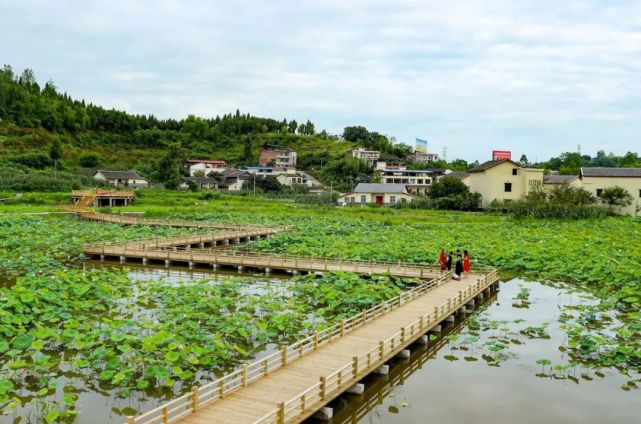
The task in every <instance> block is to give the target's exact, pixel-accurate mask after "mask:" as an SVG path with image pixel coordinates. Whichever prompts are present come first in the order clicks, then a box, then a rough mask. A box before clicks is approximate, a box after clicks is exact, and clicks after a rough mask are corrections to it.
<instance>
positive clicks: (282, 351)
mask: <svg viewBox="0 0 641 424" xmlns="http://www.w3.org/2000/svg"><path fill="white" fill-rule="evenodd" d="M280 363H281V365H282V366H283V367H284V366H285V365H287V346H285V345H283V346H281V347H280Z"/></svg>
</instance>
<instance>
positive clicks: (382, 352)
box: [378, 340, 385, 361]
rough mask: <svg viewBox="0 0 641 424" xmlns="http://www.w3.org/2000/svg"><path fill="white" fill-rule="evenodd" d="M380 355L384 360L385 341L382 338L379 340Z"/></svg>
mask: <svg viewBox="0 0 641 424" xmlns="http://www.w3.org/2000/svg"><path fill="white" fill-rule="evenodd" d="M378 356H379V357H380V359H381V361H382V360H383V356H385V342H384V341H382V340H381V341H379V342H378Z"/></svg>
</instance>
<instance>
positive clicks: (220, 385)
mask: <svg viewBox="0 0 641 424" xmlns="http://www.w3.org/2000/svg"><path fill="white" fill-rule="evenodd" d="M224 394H225V380H223V379H222V378H221V379H220V381H218V398H219V399H222V398H223V395H224Z"/></svg>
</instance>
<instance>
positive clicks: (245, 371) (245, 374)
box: [243, 364, 248, 387]
mask: <svg viewBox="0 0 641 424" xmlns="http://www.w3.org/2000/svg"><path fill="white" fill-rule="evenodd" d="M247 367H248V365H247V364H243V387H247Z"/></svg>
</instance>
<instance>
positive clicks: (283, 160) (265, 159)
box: [258, 146, 298, 168]
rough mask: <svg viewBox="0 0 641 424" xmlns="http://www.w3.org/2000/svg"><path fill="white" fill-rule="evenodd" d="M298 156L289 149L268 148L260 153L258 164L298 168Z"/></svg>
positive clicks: (294, 151)
mask: <svg viewBox="0 0 641 424" xmlns="http://www.w3.org/2000/svg"><path fill="white" fill-rule="evenodd" d="M297 158H298V155H297V153H296V150H294V149H290V148H289V147H279V146H268V147H265V148H264V149H262V150H261V151H260V158H259V159H258V163H259V164H260V165H262V166H282V167H286V168H290V167H293V168H295V167H296V160H297Z"/></svg>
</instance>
